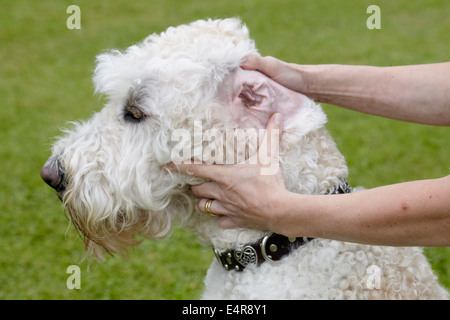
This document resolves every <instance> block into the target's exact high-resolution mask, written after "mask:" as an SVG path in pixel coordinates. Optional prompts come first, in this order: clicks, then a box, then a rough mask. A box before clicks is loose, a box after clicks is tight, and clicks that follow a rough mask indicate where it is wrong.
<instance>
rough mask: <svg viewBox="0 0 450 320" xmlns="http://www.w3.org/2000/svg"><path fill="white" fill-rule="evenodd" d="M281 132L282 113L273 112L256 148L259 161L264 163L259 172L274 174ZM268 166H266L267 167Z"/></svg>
mask: <svg viewBox="0 0 450 320" xmlns="http://www.w3.org/2000/svg"><path fill="white" fill-rule="evenodd" d="M282 132H283V115H282V114H281V113H275V114H273V115H272V117H271V118H270V119H269V121H268V122H267V125H266V130H265V133H264V136H263V138H262V141H261V143H260V146H259V149H258V157H259V163H260V164H262V165H264V167H263V168H261V174H263V175H272V174H276V173H277V171H278V167H279V155H280V148H279V146H280V141H281V134H282ZM267 166H268V167H267Z"/></svg>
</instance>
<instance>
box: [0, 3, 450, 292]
mask: <svg viewBox="0 0 450 320" xmlns="http://www.w3.org/2000/svg"><path fill="white" fill-rule="evenodd" d="M374 3H375V4H377V5H379V6H380V8H381V18H382V22H381V23H382V25H381V26H382V29H381V30H368V29H367V28H366V19H367V18H368V14H366V8H367V7H368V6H369V5H370V4H374ZM71 4H76V5H79V6H80V8H81V27H82V29H81V30H69V29H67V28H66V19H67V18H68V17H69V14H67V13H66V8H67V7H68V6H69V5H71ZM449 13H450V2H449V1H447V0H440V1H439V0H429V1H421V0H402V1H387V0H383V1H350V0H349V1H329V0H316V1H310V0H307V1H306V0H305V1H299V0H297V1H294V0H277V1H257V0H241V1H239V2H238V1H225V0H222V1H204V0H199V1H197V0H196V1H188V0H165V1H153V0H134V1H128V0H120V1H99V0H96V1H87V0H65V1H61V0H60V1H57V0H40V1H32V0H14V1H2V4H1V9H0V61H1V66H0V108H1V112H0V124H1V129H0V141H1V147H0V161H1V168H2V173H3V174H2V176H1V177H0V299H195V298H198V297H199V295H200V293H201V291H202V288H203V284H202V279H203V277H204V275H205V271H206V270H207V268H208V266H209V264H210V262H211V260H212V258H213V255H212V253H211V252H210V250H209V249H207V248H201V247H200V246H199V245H197V243H196V240H195V237H194V236H193V235H192V234H190V233H188V232H185V231H181V230H175V231H174V235H173V237H172V238H170V239H166V240H163V241H160V242H151V241H145V242H144V243H143V244H142V245H141V246H139V247H137V248H136V249H134V250H132V251H131V252H130V257H129V258H128V259H122V258H120V257H115V258H109V259H108V260H107V261H106V262H105V263H103V264H97V263H92V264H91V266H90V268H89V271H88V270H87V269H88V266H87V262H86V261H84V262H81V258H82V255H83V251H82V249H83V247H82V242H81V240H80V239H79V238H78V236H77V234H76V232H75V231H74V229H73V228H72V227H70V228H68V220H67V218H66V217H65V215H64V213H63V210H62V209H61V205H60V203H59V201H58V200H57V198H56V196H55V195H54V193H53V192H52V190H50V188H48V187H47V186H46V185H45V184H44V183H43V182H42V181H41V180H40V177H39V170H40V167H41V166H42V165H43V163H44V162H45V160H46V159H47V157H48V156H49V151H48V150H49V146H50V144H51V141H52V137H54V136H56V135H58V134H59V128H60V127H63V126H64V125H65V123H66V122H67V121H69V120H77V119H86V118H88V117H90V115H92V113H93V112H94V111H96V110H99V109H100V108H101V106H102V99H100V98H99V97H96V96H93V86H92V84H91V79H90V78H91V75H92V70H93V68H94V59H95V55H96V54H98V53H99V52H100V51H101V50H103V49H106V48H126V47H128V46H129V45H131V44H133V43H136V42H138V41H140V40H142V39H143V38H144V37H145V36H147V35H148V34H150V33H153V32H160V31H162V30H164V29H166V28H167V27H168V26H170V25H178V24H181V23H186V22H190V21H192V20H195V19H200V18H207V17H213V18H224V17H229V16H240V17H241V18H242V19H243V20H244V21H245V22H246V23H247V25H248V27H249V28H250V31H251V35H252V37H253V38H255V40H256V43H257V46H258V48H259V49H260V52H261V53H262V54H263V55H273V56H276V57H278V58H281V59H284V60H287V61H291V62H297V63H305V64H320V63H341V64H369V65H380V66H381V65H383V66H385V65H403V64H419V63H430V62H440V61H447V60H448V59H449V52H450V41H449V38H448V33H449V31H450V19H449ZM325 110H326V112H327V113H328V115H329V125H328V128H329V130H330V131H331V132H332V134H333V136H334V137H335V139H336V141H337V142H338V144H339V147H340V149H341V151H342V152H343V153H344V155H345V156H346V157H347V160H348V163H349V167H350V178H349V181H350V183H351V184H352V185H355V186H356V185H361V186H365V187H375V186H379V185H384V184H392V183H396V182H401V181H407V180H414V179H425V178H435V177H441V176H445V175H448V174H449V166H450V161H449V158H450V148H449V147H450V139H449V128H435V127H428V126H422V125H414V124H406V123H401V122H397V121H392V120H386V119H381V118H376V117H371V116H366V115H361V114H357V113H355V112H350V111H346V110H343V109H340V108H336V107H332V106H325ZM426 252H427V254H428V256H429V257H430V260H431V262H432V263H433V266H434V267H435V270H436V271H437V272H438V274H439V277H440V280H441V282H442V283H444V284H445V285H446V286H447V287H449V288H450V271H449V267H448V266H449V265H450V251H449V249H448V248H429V249H426ZM73 264H77V265H79V266H80V267H81V275H82V276H81V282H82V283H81V290H69V289H67V288H66V279H67V277H68V276H69V275H68V274H66V269H67V267H68V266H70V265H73Z"/></svg>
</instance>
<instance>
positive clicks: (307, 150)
mask: <svg viewBox="0 0 450 320" xmlns="http://www.w3.org/2000/svg"><path fill="white" fill-rule="evenodd" d="M281 149H282V153H281V157H280V158H281V159H280V165H281V168H282V170H283V173H284V176H285V182H286V187H287V189H288V190H290V191H292V192H295V193H300V194H326V193H327V192H328V191H329V190H332V189H333V188H334V187H336V186H339V185H341V184H342V182H343V181H344V179H345V178H346V177H347V166H346V163H345V160H344V157H343V156H342V154H341V153H340V152H339V151H338V149H337V147H336V144H335V143H334V141H333V139H332V138H331V137H330V135H329V134H328V132H327V131H326V130H325V129H319V130H317V131H314V132H312V133H310V134H308V135H306V136H304V137H302V138H301V140H300V141H299V142H298V144H296V145H294V146H292V147H290V148H287V147H286V146H284V147H283V146H281ZM187 227H188V228H189V229H193V230H194V231H195V232H196V233H197V234H198V236H199V238H200V241H201V243H203V244H205V245H209V246H211V245H212V246H214V248H216V249H217V250H229V249H233V248H239V247H242V246H244V245H245V244H248V243H252V242H255V241H257V240H258V239H261V238H262V237H264V236H265V235H266V234H268V233H269V231H257V230H250V229H242V228H239V229H227V230H225V229H221V228H220V227H219V226H218V224H217V218H214V217H210V216H208V215H206V214H204V213H202V212H200V211H198V209H197V206H195V212H194V213H193V217H192V219H189V221H188V226H187ZM305 236H308V235H305Z"/></svg>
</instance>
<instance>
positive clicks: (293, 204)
mask: <svg viewBox="0 0 450 320" xmlns="http://www.w3.org/2000/svg"><path fill="white" fill-rule="evenodd" d="M283 203H285V204H286V205H285V206H284V210H283V213H282V214H283V217H277V219H276V220H277V221H276V222H275V223H274V227H275V226H276V227H277V228H280V229H279V230H277V232H280V233H283V234H285V235H288V236H300V235H306V236H311V237H318V238H329V239H336V240H343V241H350V242H359V243H370V244H378V245H395V246H408V245H422V246H449V245H450V176H449V177H445V178H441V179H435V180H423V181H414V182H407V183H401V184H395V185H391V186H385V187H379V188H374V189H370V190H365V191H361V192H355V193H352V194H346V195H326V196H320V195H319V196H302V195H295V194H291V195H290V196H289V197H286V199H285V201H284V202H283ZM299 208H300V209H299ZM300 210H301V211H300ZM281 222H282V223H281Z"/></svg>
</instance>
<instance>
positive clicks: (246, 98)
mask: <svg viewBox="0 0 450 320" xmlns="http://www.w3.org/2000/svg"><path fill="white" fill-rule="evenodd" d="M253 89H254V86H253V85H250V84H244V85H243V86H242V90H241V93H240V94H239V98H240V99H241V100H242V103H243V104H244V105H245V106H246V107H254V106H256V105H258V104H261V102H262V100H263V97H262V96H260V95H259V94H257V93H256V92H254V91H253Z"/></svg>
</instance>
